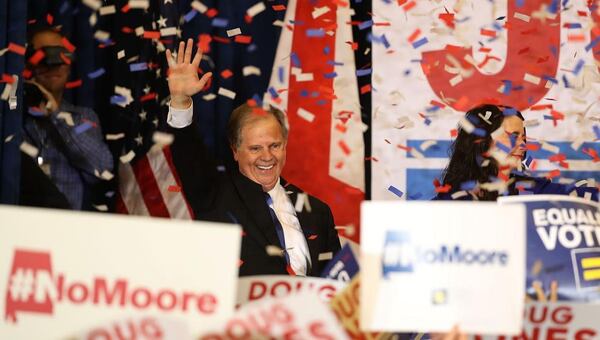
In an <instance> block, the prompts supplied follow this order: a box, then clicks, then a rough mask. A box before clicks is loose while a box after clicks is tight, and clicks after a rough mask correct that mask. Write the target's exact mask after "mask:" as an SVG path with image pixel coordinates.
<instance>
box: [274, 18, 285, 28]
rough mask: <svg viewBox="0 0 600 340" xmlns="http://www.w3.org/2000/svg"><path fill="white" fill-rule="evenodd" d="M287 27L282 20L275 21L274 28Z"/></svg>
mask: <svg viewBox="0 0 600 340" xmlns="http://www.w3.org/2000/svg"><path fill="white" fill-rule="evenodd" d="M284 25H285V23H284V22H283V21H281V20H275V21H273V26H277V27H283V26H284Z"/></svg>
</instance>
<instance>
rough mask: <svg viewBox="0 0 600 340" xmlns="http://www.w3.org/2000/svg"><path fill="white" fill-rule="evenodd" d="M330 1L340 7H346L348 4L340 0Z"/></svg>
mask: <svg viewBox="0 0 600 340" xmlns="http://www.w3.org/2000/svg"><path fill="white" fill-rule="evenodd" d="M331 2H332V3H334V4H336V5H338V6H340V7H348V6H349V5H350V4H349V3H348V2H346V1H342V0H331Z"/></svg>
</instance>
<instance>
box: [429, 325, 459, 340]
mask: <svg viewBox="0 0 600 340" xmlns="http://www.w3.org/2000/svg"><path fill="white" fill-rule="evenodd" d="M467 339H468V336H467V335H466V334H465V333H463V332H461V331H460V328H458V326H456V325H455V326H454V327H452V329H451V330H450V332H448V333H432V334H431V340H467Z"/></svg>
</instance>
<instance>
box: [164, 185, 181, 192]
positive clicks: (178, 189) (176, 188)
mask: <svg viewBox="0 0 600 340" xmlns="http://www.w3.org/2000/svg"><path fill="white" fill-rule="evenodd" d="M167 191H169V192H181V187H180V186H179V185H169V187H168V188H167Z"/></svg>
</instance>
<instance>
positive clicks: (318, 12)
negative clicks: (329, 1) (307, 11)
mask: <svg viewBox="0 0 600 340" xmlns="http://www.w3.org/2000/svg"><path fill="white" fill-rule="evenodd" d="M329 11H331V8H329V7H328V6H323V7H315V9H314V10H313V11H312V18H313V19H316V18H318V17H320V16H321V15H323V14H325V13H328V12H329Z"/></svg>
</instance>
